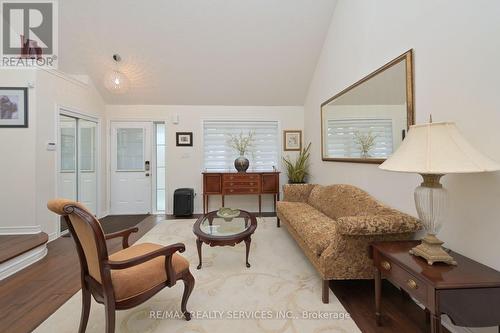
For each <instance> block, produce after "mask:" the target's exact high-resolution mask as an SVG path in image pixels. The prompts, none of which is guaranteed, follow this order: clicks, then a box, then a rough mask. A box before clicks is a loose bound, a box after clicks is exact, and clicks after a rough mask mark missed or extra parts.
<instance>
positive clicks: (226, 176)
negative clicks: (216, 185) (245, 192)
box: [222, 173, 259, 182]
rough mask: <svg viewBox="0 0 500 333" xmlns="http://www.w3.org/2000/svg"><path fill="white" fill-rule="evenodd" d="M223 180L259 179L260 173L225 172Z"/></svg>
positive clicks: (247, 180) (245, 180)
mask: <svg viewBox="0 0 500 333" xmlns="http://www.w3.org/2000/svg"><path fill="white" fill-rule="evenodd" d="M222 180H223V181H224V182H227V181H243V182H250V181H255V182H256V181H258V180H259V175H255V174H251V173H250V174H249V173H242V174H237V173H235V174H224V175H222Z"/></svg>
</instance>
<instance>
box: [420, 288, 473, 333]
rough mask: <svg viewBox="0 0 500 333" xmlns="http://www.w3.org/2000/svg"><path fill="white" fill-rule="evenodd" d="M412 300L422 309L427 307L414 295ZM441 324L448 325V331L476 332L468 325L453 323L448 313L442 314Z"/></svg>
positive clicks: (460, 332)
mask: <svg viewBox="0 0 500 333" xmlns="http://www.w3.org/2000/svg"><path fill="white" fill-rule="evenodd" d="M412 300H413V301H414V302H415V304H417V305H418V306H419V307H420V308H422V310H424V309H425V306H423V304H422V303H420V302H419V301H417V300H416V299H414V298H413V297H412ZM441 324H442V325H443V326H444V327H446V329H447V330H448V331H450V332H451V333H474V331H473V330H471V329H470V328H468V327H460V326H455V325H453V323H452V322H451V320H450V318H448V316H446V315H443V316H441Z"/></svg>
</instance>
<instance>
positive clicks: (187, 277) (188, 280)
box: [181, 270, 194, 320]
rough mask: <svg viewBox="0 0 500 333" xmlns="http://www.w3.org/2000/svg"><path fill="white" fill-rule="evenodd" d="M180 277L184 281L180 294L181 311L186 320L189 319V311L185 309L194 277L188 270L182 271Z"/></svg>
mask: <svg viewBox="0 0 500 333" xmlns="http://www.w3.org/2000/svg"><path fill="white" fill-rule="evenodd" d="M181 279H182V281H183V282H184V293H183V294H182V302H181V311H182V313H183V314H184V317H185V318H186V320H191V313H189V311H187V309H186V305H187V302H188V299H189V295H191V292H192V291H193V288H194V277H193V275H192V274H191V272H190V271H189V270H188V271H187V272H186V273H184V275H183V276H182V278H181Z"/></svg>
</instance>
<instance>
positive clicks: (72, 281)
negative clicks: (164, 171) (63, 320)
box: [0, 215, 165, 333]
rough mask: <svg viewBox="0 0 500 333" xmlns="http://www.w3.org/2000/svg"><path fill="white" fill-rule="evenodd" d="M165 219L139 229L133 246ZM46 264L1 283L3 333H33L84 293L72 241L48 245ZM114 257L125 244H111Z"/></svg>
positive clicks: (115, 241)
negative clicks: (69, 300) (79, 292)
mask: <svg viewBox="0 0 500 333" xmlns="http://www.w3.org/2000/svg"><path fill="white" fill-rule="evenodd" d="M164 219H165V217H164V216H153V215H152V216H150V217H148V218H146V219H145V220H144V221H142V222H140V223H139V224H138V225H137V226H138V227H139V232H138V233H135V234H132V235H131V237H130V240H131V243H133V242H135V241H136V240H137V239H139V238H140V237H142V235H144V234H145V233H146V232H147V231H149V230H151V229H152V228H153V227H154V225H155V224H156V223H157V221H160V220H164ZM47 247H48V250H49V251H48V254H47V256H46V257H45V258H43V259H42V260H40V261H38V262H36V263H35V264H33V265H31V266H29V267H28V268H26V269H24V270H22V271H20V272H18V273H16V274H14V275H12V276H10V277H8V278H7V279H5V280H3V281H1V282H0V332H13V333H14V332H15V333H23V332H31V331H32V330H33V329H34V328H35V327H37V326H38V325H39V324H40V323H42V322H43V321H44V320H45V319H47V318H48V317H49V316H50V315H51V314H52V313H53V312H55V311H56V310H57V309H58V308H59V307H60V306H61V305H63V304H64V303H65V302H66V301H67V300H68V299H70V298H71V296H73V295H74V294H75V293H76V292H77V291H78V290H80V266H79V265H80V263H79V262H78V255H77V253H76V249H75V245H74V243H73V239H72V238H71V237H60V238H58V239H56V240H55V241H53V242H50V243H49V244H48V245H47ZM108 249H109V252H110V253H113V252H116V251H118V250H120V249H121V240H120V239H113V240H110V241H108Z"/></svg>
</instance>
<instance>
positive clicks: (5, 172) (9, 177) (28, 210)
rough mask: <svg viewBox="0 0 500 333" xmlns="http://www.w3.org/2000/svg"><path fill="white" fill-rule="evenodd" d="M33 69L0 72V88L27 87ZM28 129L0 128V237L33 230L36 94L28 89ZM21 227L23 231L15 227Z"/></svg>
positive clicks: (33, 78)
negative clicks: (10, 233)
mask: <svg viewBox="0 0 500 333" xmlns="http://www.w3.org/2000/svg"><path fill="white" fill-rule="evenodd" d="M35 78H36V73H35V71H34V70H11V69H2V70H0V86H2V87H27V85H28V82H35ZM28 108H29V111H30V113H29V115H28V121H29V123H28V125H29V127H28V128H0V212H1V213H2V214H1V218H0V234H2V233H6V232H13V231H15V230H21V229H24V230H25V231H26V232H33V230H36V229H37V227H36V222H35V202H36V201H35V191H34V188H35V136H36V129H35V124H36V120H37V117H36V116H37V113H36V109H37V108H36V95H35V93H34V91H33V89H29V90H28ZM19 227H25V228H19Z"/></svg>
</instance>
